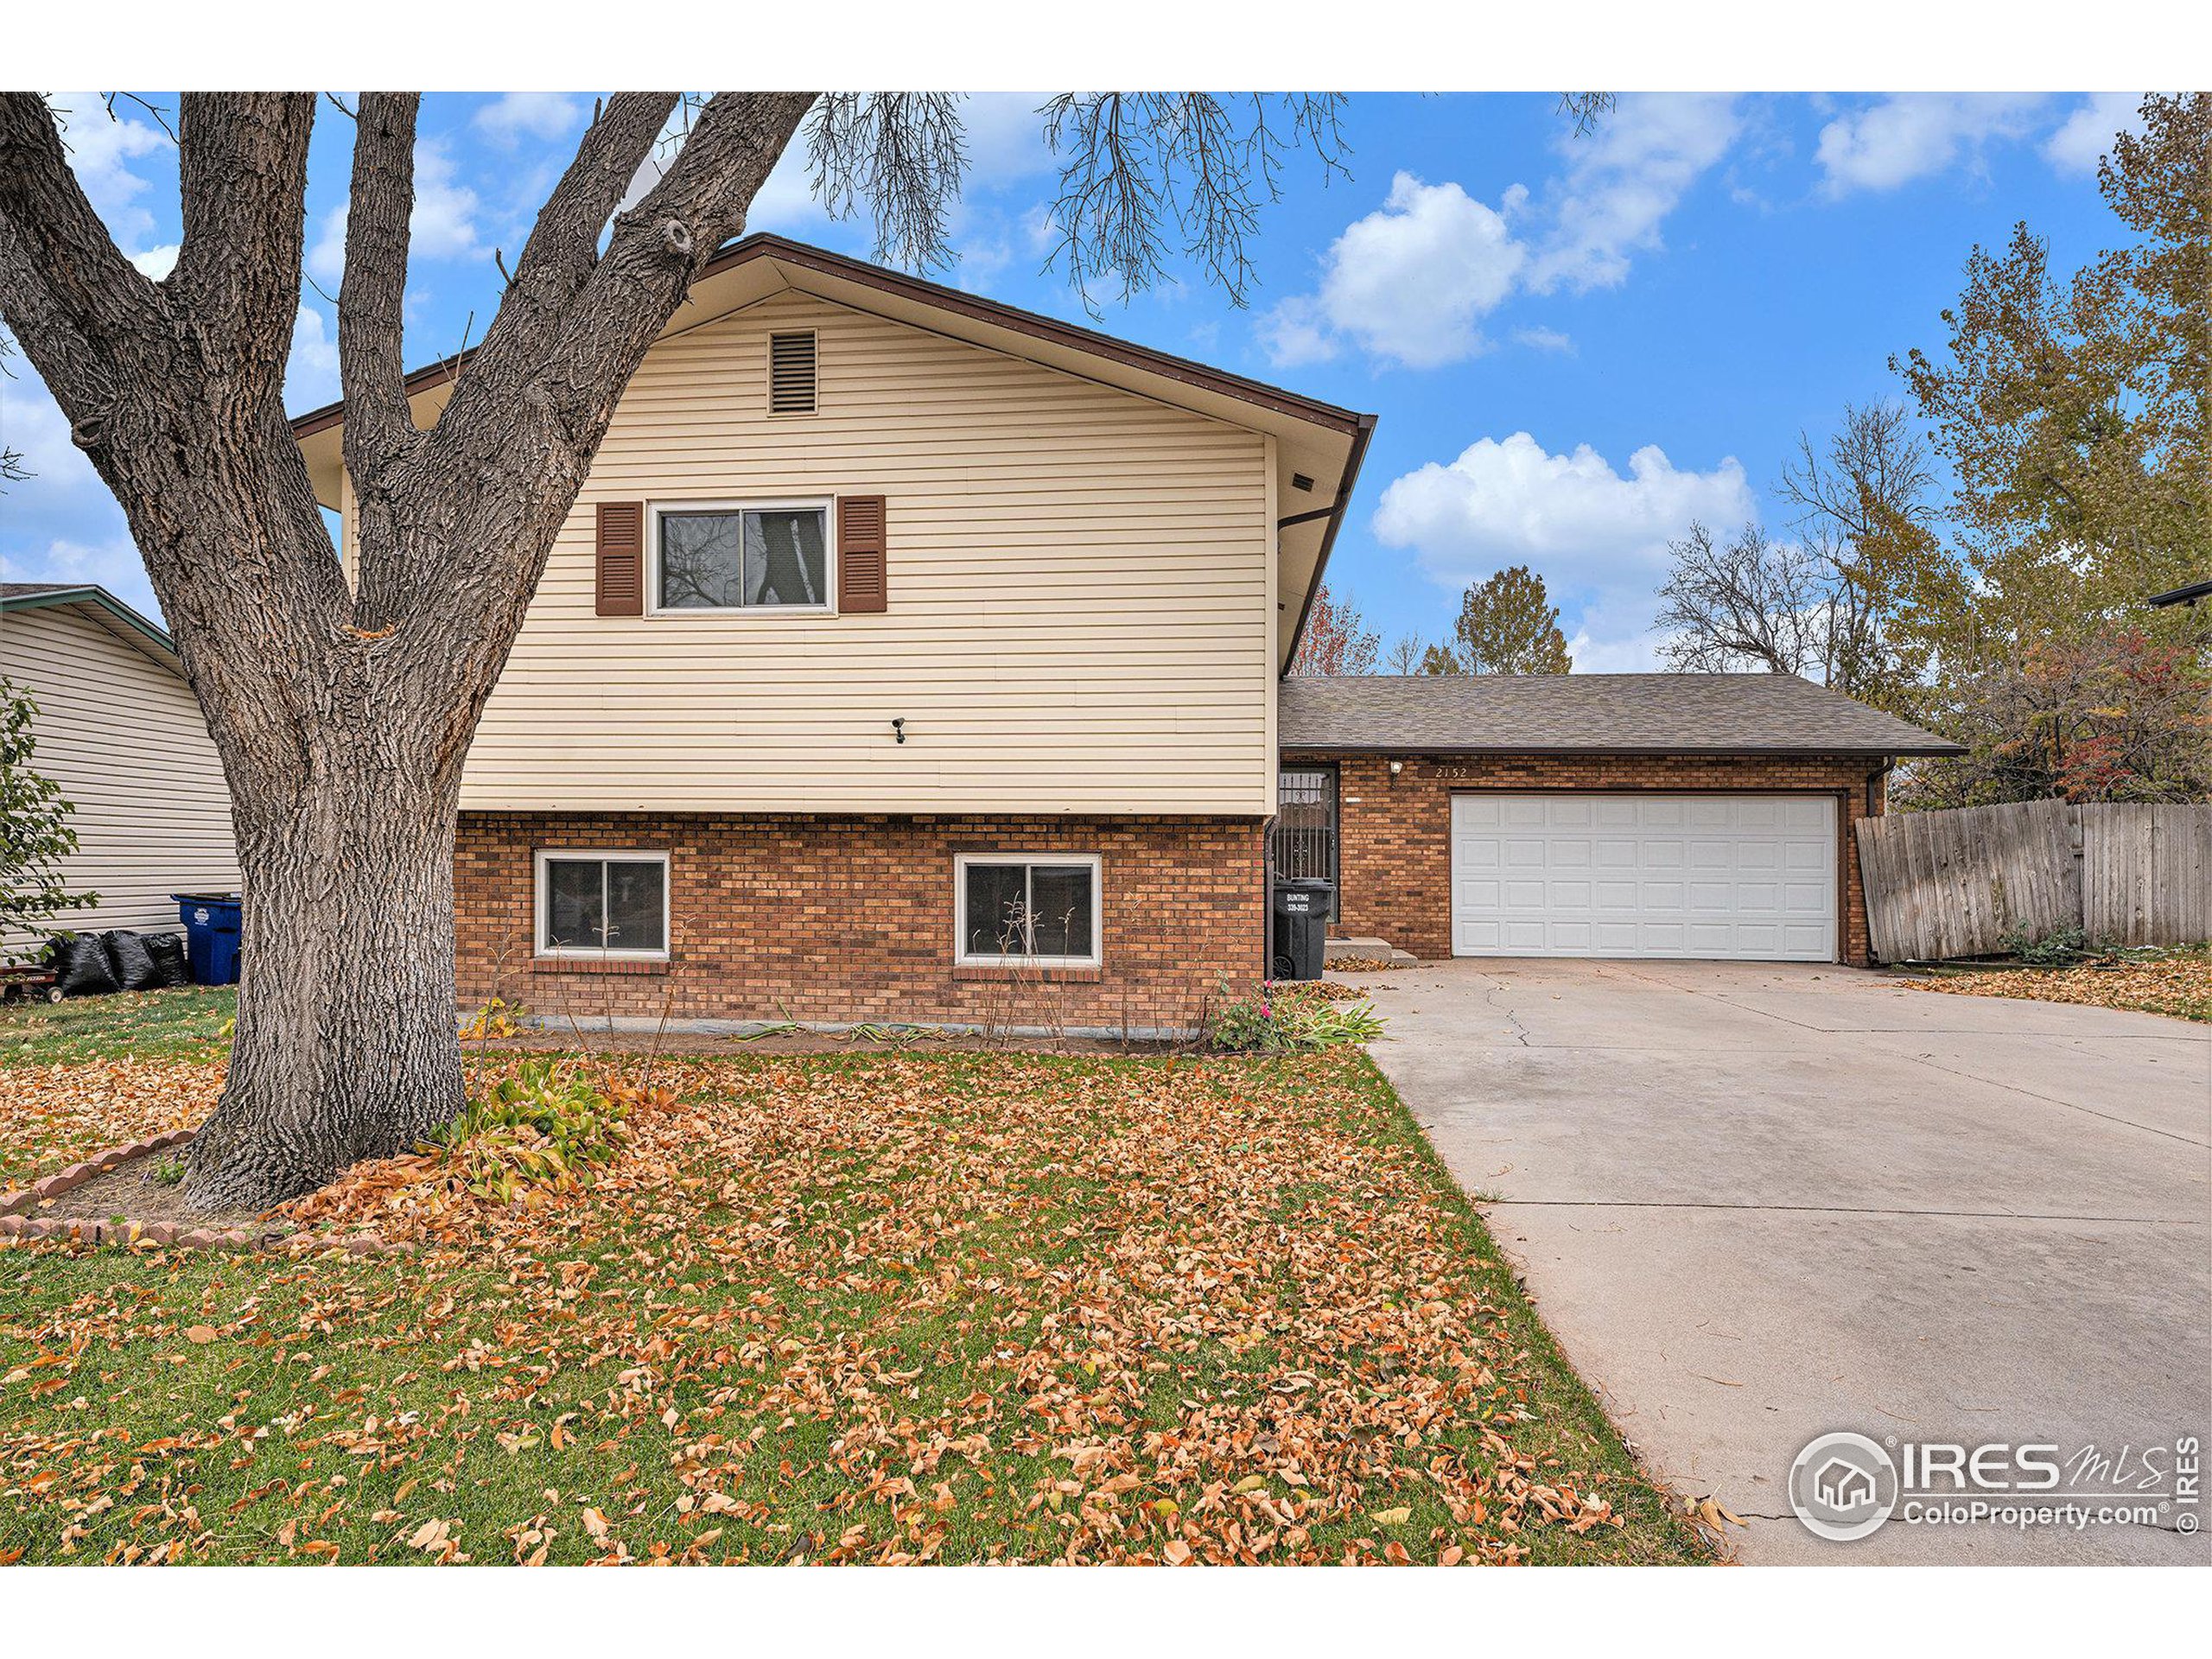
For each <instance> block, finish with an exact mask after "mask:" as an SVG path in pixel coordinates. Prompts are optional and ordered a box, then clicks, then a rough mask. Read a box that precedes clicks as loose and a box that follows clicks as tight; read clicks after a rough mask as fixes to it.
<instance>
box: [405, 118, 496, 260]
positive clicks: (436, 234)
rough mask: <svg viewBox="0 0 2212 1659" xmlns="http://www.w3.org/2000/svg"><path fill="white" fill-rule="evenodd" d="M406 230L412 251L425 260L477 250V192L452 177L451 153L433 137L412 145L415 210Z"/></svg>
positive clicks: (452, 163) (445, 257)
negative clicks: (427, 140) (426, 141)
mask: <svg viewBox="0 0 2212 1659" xmlns="http://www.w3.org/2000/svg"><path fill="white" fill-rule="evenodd" d="M408 231H409V233H410V238H412V246H413V250H414V251H415V252H416V253H417V254H420V255H421V256H422V257H424V258H427V259H458V258H460V257H462V256H463V255H466V254H471V253H474V252H476V251H478V247H479V245H478V243H477V239H476V193H475V192H474V190H471V189H470V188H468V187H467V185H465V184H462V183H461V181H459V180H458V179H457V178H456V177H455V176H454V162H453V157H452V156H451V155H449V154H448V152H447V150H446V148H445V146H444V145H443V144H441V143H437V142H435V140H433V141H432V142H430V143H423V144H417V145H416V147H415V212H414V213H413V215H412V216H411V217H410V219H408Z"/></svg>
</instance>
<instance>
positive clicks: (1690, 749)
mask: <svg viewBox="0 0 2212 1659" xmlns="http://www.w3.org/2000/svg"><path fill="white" fill-rule="evenodd" d="M1276 747H1277V748H1278V749H1280V750H1281V753H1285V754H1315V755H1321V754H1387V755H1398V756H1402V757H1414V756H1419V755H1430V754H1462V755H1522V754H1529V755H1542V756H1554V755H1597V756H1605V755H1637V756H1648V755H1661V754H1698V755H1751V756H1757V757H1758V758H1760V759H1763V760H1802V759H1804V758H1807V757H1809V756H1814V755H1830V756H1835V757H1839V758H1849V759H1853V760H1860V759H1864V760H1885V759H1886V760H1923V759H1928V760H1932V759H1936V758H1937V757H1940V756H1948V755H1958V754H1964V753H1967V749H1966V747H1965V745H1963V744H1960V743H1920V744H1888V743H1885V744H1880V745H1877V746H1874V747H1868V746H1866V745H1864V744H1858V743H1815V744H1802V743H1797V744H1791V745H1789V747H1773V746H1770V745H1762V744H1757V743H1721V744H1710V743H1703V744H1701V743H1595V744H1592V743H1573V744H1560V743H1371V742H1362V741H1332V740H1327V739H1315V740H1306V739H1291V738H1284V739H1282V740H1281V741H1280V742H1279V743H1278V744H1277V745H1276Z"/></svg>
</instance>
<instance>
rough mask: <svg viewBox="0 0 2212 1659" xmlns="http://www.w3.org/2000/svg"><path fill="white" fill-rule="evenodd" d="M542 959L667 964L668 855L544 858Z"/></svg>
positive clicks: (540, 871)
mask: <svg viewBox="0 0 2212 1659" xmlns="http://www.w3.org/2000/svg"><path fill="white" fill-rule="evenodd" d="M537 954H538V955H539V956H541V957H588V958H590V959H592V960H594V961H599V960H603V959H607V958H613V959H614V960H618V961H625V960H626V961H633V962H665V961H667V960H668V855H667V854H666V853H649V852H636V853H632V852H599V851H590V852H558V851H541V852H539V854H538V855H537Z"/></svg>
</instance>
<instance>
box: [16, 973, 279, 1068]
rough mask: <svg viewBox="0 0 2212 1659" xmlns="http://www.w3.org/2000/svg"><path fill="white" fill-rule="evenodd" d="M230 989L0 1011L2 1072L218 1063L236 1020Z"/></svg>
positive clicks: (137, 994) (198, 988) (19, 1005)
mask: <svg viewBox="0 0 2212 1659" xmlns="http://www.w3.org/2000/svg"><path fill="white" fill-rule="evenodd" d="M237 1012H238V991H237V989H236V988H234V987H232V986H228V985H194V986H190V987H188V988H184V989H181V990H175V991H124V992H121V993H119V994H118V995H113V996H86V997H74V998H72V999H70V1000H69V1001H65V1002H10V1003H8V1004H6V1005H5V1006H4V1007H0V1065H41V1064H46V1063H49V1062H53V1061H57V1060H109V1059H123V1058H139V1059H149V1060H162V1059H193V1060H204V1059H207V1058H219V1057H220V1055H221V1054H222V1052H224V1051H225V1050H226V1049H227V1048H228V1047H229V1042H228V1039H227V1038H226V1036H225V1034H224V1033H226V1030H227V1028H228V1027H229V1025H230V1021H231V1019H232V1015H233V1014H236V1013H237Z"/></svg>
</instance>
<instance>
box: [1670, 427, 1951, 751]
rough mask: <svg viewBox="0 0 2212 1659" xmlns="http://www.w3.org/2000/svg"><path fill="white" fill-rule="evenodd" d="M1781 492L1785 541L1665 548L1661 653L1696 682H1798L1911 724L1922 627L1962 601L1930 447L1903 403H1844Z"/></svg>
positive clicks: (1700, 542) (1747, 537)
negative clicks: (1732, 677)
mask: <svg viewBox="0 0 2212 1659" xmlns="http://www.w3.org/2000/svg"><path fill="white" fill-rule="evenodd" d="M1797 451H1798V452H1797V458H1796V461H1793V462H1791V463H1789V465H1787V466H1785V467H1783V473H1782V478H1781V481H1780V484H1779V486H1778V493H1779V494H1780V495H1781V497H1782V498H1783V500H1785V501H1786V502H1788V503H1789V504H1790V505H1792V506H1794V507H1795V508H1796V517H1795V518H1794V520H1793V522H1792V524H1791V526H1790V528H1791V531H1792V532H1793V533H1792V535H1791V536H1790V537H1789V538H1787V539H1776V538H1774V537H1770V536H1768V535H1767V534H1766V533H1765V532H1764V531H1762V530H1761V529H1760V528H1759V527H1758V525H1757V524H1745V526H1744V527H1743V528H1742V529H1741V530H1740V531H1737V532H1736V533H1735V534H1734V535H1733V536H1732V537H1727V538H1726V540H1723V539H1722V538H1720V537H1717V536H1715V535H1714V533H1713V531H1711V530H1710V529H1708V528H1707V526H1705V525H1703V524H1693V525H1692V526H1691V527H1690V530H1689V532H1688V534H1687V535H1685V536H1683V537H1681V538H1679V539H1678V540H1676V541H1674V542H1672V543H1669V552H1670V553H1671V554H1672V555H1673V556H1674V561H1675V564H1674V569H1672V571H1670V572H1669V575H1668V579H1667V582H1666V585H1665V586H1664V587H1662V588H1660V590H1659V593H1660V598H1661V599H1662V601H1663V602H1662V606H1661V608H1660V612H1659V616H1658V626H1659V628H1660V629H1661V630H1662V632H1665V633H1666V634H1667V635H1668V636H1669V638H1668V639H1667V641H1666V643H1665V644H1664V645H1662V646H1661V647H1660V653H1661V656H1662V658H1663V659H1664V660H1665V661H1666V663H1667V664H1668V665H1669V667H1670V668H1674V669H1676V670H1680V671H1687V672H1698V673H1725V672H1732V671H1740V670H1744V669H1754V670H1758V669H1764V670H1765V671H1769V672H1772V673H1777V674H1796V675H1800V676H1802V677H1805V678H1807V679H1811V680H1817V681H1819V682H1821V683H1823V684H1827V685H1832V686H1834V688H1835V689H1836V690H1839V691H1841V692H1844V693H1845V694H1846V695H1847V696H1854V697H1858V698H1860V699H1862V700H1864V701H1866V702H1872V703H1875V704H1877V705H1878V706H1880V707H1884V708H1889V709H1896V710H1897V712H1900V713H1909V712H1910V711H1911V709H1912V707H1913V705H1914V702H1915V700H1916V696H1917V692H1918V689H1919V686H1920V683H1921V680H1922V677H1923V674H1924V673H1925V671H1926V670H1927V668H1928V666H1929V658H1930V656H1931V653H1932V649H1933V647H1932V645H1931V643H1930V637H1929V633H1928V632H1927V630H1926V628H1925V626H1923V619H1924V618H1925V617H1926V616H1927V615H1929V614H1931V613H1935V612H1936V611H1946V612H1948V609H1949V608H1950V607H1951V606H1952V605H1953V604H1955V602H1956V601H1957V599H1958V597H1959V589H1958V588H1957V584H1956V567H1955V563H1953V562H1951V561H1949V560H1948V559H1947V558H1945V557H1944V556H1942V553H1941V552H1940V550H1939V549H1938V546H1937V543H1936V538H1935V536H1934V534H1933V531H1932V530H1931V528H1930V518H1931V515H1930V512H1929V507H1928V505H1927V499H1926V498H1927V493H1928V490H1929V461H1928V454H1927V449H1926V447H1925V446H1924V445H1923V443H1922V442H1921V441H1920V439H1919V438H1918V436H1917V435H1916V434H1915V433H1914V431H1913V429H1912V426H1911V423H1910V417H1909V416H1907V414H1906V412H1905V410H1904V409H1903V408H1901V407H1900V406H1898V405H1897V404H1872V405H1867V406H1859V405H1847V407H1846V408H1845V410H1844V412H1843V419H1842V421H1841V422H1840V423H1839V425H1838V426H1837V428H1836V430H1835V431H1834V434H1833V435H1830V437H1829V439H1828V440H1827V443H1826V444H1825V445H1821V444H1816V443H1815V442H1814V441H1813V439H1812V437H1811V435H1809V434H1805V433H1800V434H1799V435H1798V439H1797Z"/></svg>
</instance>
